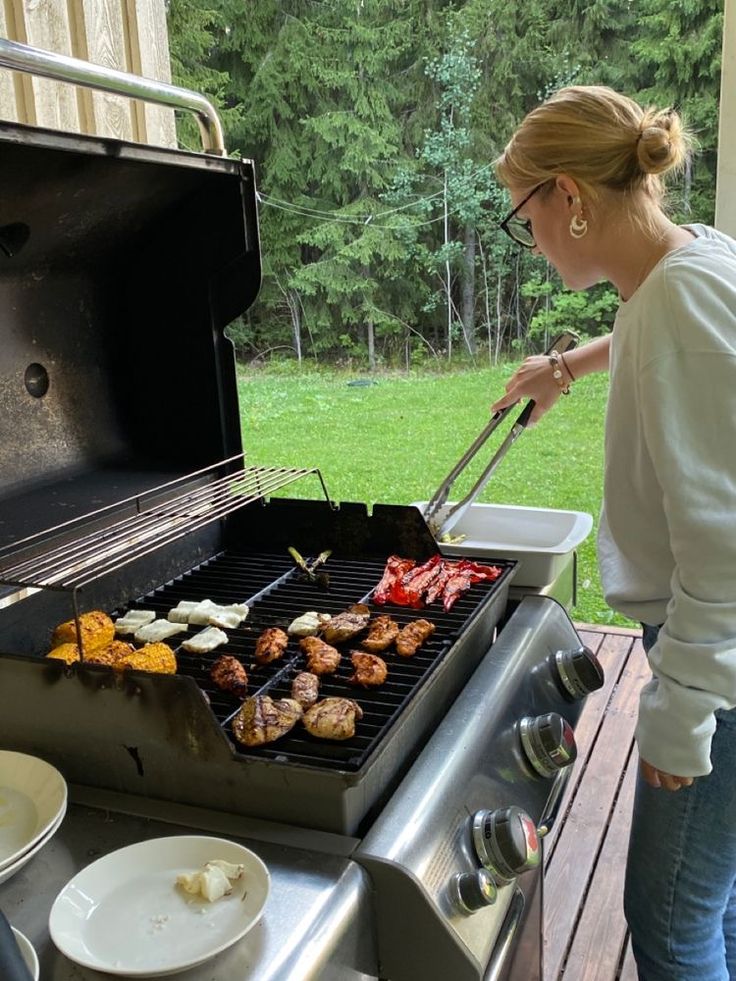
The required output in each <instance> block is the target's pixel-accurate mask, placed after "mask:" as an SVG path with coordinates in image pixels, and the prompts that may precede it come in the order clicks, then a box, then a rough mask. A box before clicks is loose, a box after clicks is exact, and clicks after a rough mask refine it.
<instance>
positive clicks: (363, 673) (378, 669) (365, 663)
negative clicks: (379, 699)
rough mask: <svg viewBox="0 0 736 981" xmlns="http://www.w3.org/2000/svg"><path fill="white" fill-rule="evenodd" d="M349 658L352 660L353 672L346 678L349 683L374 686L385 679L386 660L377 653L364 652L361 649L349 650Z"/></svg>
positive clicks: (380, 683)
mask: <svg viewBox="0 0 736 981" xmlns="http://www.w3.org/2000/svg"><path fill="white" fill-rule="evenodd" d="M350 660H351V661H352V662H353V667H354V668H355V673H354V674H353V675H352V677H350V678H348V681H349V682H350V684H351V685H363V687H364V688H375V687H376V686H377V685H382V684H383V683H384V681H385V680H386V675H387V674H388V668H387V667H386V662H385V661H384V660H383V658H382V657H379V656H378V655H377V654H364V653H363V652H362V651H351V652H350Z"/></svg>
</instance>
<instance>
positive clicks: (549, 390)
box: [491, 354, 568, 425]
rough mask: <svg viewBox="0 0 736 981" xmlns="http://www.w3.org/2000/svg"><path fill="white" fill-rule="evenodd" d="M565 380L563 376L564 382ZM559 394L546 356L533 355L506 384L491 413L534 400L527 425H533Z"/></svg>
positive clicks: (557, 385)
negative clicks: (523, 400)
mask: <svg viewBox="0 0 736 981" xmlns="http://www.w3.org/2000/svg"><path fill="white" fill-rule="evenodd" d="M563 370H564V369H563ZM567 380H568V378H567V377H566V376H565V381H567ZM561 394H562V389H561V388H560V386H559V384H558V383H557V380H556V379H555V378H554V376H553V375H552V366H551V365H550V362H549V358H548V357H547V355H545V354H533V355H531V356H530V357H528V358H527V359H526V360H525V361H524V362H523V363H522V365H521V366H520V367H519V368H517V370H516V371H515V372H514V374H513V375H512V376H511V378H510V379H509V380H508V382H506V394H505V395H502V396H501V398H500V399H497V400H496V401H495V402H494V403H493V405H492V406H491V412H498V410H499V409H505V408H506V407H507V406H509V405H514V404H515V403H516V402H519V401H521V400H522V399H534V403H535V404H534V409H533V410H532V414H531V416H530V417H529V423H528V425H534V423H535V422H539V420H540V419H541V418H542V416H543V415H544V413H545V412H547V411H548V410H549V409H551V408H552V406H553V405H554V404H555V402H557V400H558V399H559V397H560V395H561Z"/></svg>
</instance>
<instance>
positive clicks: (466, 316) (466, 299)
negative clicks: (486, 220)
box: [462, 224, 478, 357]
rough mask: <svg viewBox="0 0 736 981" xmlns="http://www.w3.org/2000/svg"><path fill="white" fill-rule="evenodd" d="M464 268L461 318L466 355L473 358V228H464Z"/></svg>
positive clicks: (475, 343)
mask: <svg viewBox="0 0 736 981" xmlns="http://www.w3.org/2000/svg"><path fill="white" fill-rule="evenodd" d="M464 258H465V263H464V265H465V268H464V270H463V295H462V318H463V332H464V334H465V343H466V344H467V346H468V353H469V354H471V355H472V356H473V357H475V355H476V353H477V351H478V339H477V337H476V334H475V323H474V321H475V227H474V226H473V225H471V224H467V225H466V226H465V257H464Z"/></svg>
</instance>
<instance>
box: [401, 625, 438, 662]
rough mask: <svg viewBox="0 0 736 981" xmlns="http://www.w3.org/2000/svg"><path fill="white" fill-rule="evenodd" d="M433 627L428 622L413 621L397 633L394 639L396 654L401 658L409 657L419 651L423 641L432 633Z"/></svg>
mask: <svg viewBox="0 0 736 981" xmlns="http://www.w3.org/2000/svg"><path fill="white" fill-rule="evenodd" d="M434 630H435V625H434V624H433V623H430V621H429V620H413V621H412V622H411V623H407V625H406V626H405V627H402V628H401V630H400V631H399V635H398V637H397V638H396V653H397V654H400V655H401V656H402V657H411V656H412V655H413V654H416V652H417V651H418V650H419V648H420V647H421V646H422V644H423V643H424V641H425V640H426V639H427V638H428V637H429V636H431V634H433V633H434Z"/></svg>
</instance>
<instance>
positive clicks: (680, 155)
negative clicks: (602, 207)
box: [495, 85, 694, 204]
mask: <svg viewBox="0 0 736 981" xmlns="http://www.w3.org/2000/svg"><path fill="white" fill-rule="evenodd" d="M693 144H694V140H693V138H692V136H691V134H690V133H689V132H688V131H687V130H686V129H685V127H684V125H683V122H682V120H681V118H680V116H679V114H678V113H677V112H675V111H674V110H673V109H664V110H658V109H655V108H649V109H642V108H641V106H639V105H638V104H637V103H636V102H634V100H633V99H629V98H628V97H627V96H625V95H620V94H619V93H618V92H615V91H614V90H613V89H610V88H607V87H605V86H603V85H571V86H569V87H567V88H563V89H560V90H559V91H558V92H556V93H555V94H554V95H553V96H551V98H549V99H547V101H546V102H543V103H542V104H541V105H540V106H538V107H537V108H536V109H533V110H532V111H531V112H530V113H529V114H528V115H527V116H526V117H525V119H524V120H523V121H522V123H521V124H520V126H519V127H518V129H517V130H516V132H515V133H514V135H513V136H512V137H511V140H510V141H509V143H508V144H507V146H506V149H505V150H504V151H503V153H502V154H501V156H500V157H499V158H498V159H497V160H496V161H495V168H496V174H497V176H498V179H499V181H500V182H501V183H502V184H504V185H506V186H507V187H516V188H522V189H523V188H531V187H534V186H536V185H538V184H544V183H545V182H546V181H549V180H551V179H553V178H555V177H557V176H558V175H559V174H568V175H569V176H570V177H572V178H573V179H574V180H575V181H576V183H577V184H578V185H579V186H580V189H581V192H582V193H584V194H585V195H586V197H587V199H588V200H589V201H590V200H592V201H593V202H596V201H598V200H599V199H600V196H601V191H603V190H604V189H605V190H609V191H623V192H629V193H630V194H632V195H633V194H634V193H635V192H639V191H643V192H644V193H645V194H646V195H648V196H649V197H650V198H652V199H653V200H654V201H655V202H656V203H657V204H661V202H662V199H663V197H664V181H663V179H662V178H663V175H664V174H666V173H667V172H669V171H677V170H680V169H682V167H683V166H684V165H685V163H686V161H687V159H688V156H689V152H690V149H691V147H692V145H693Z"/></svg>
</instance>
